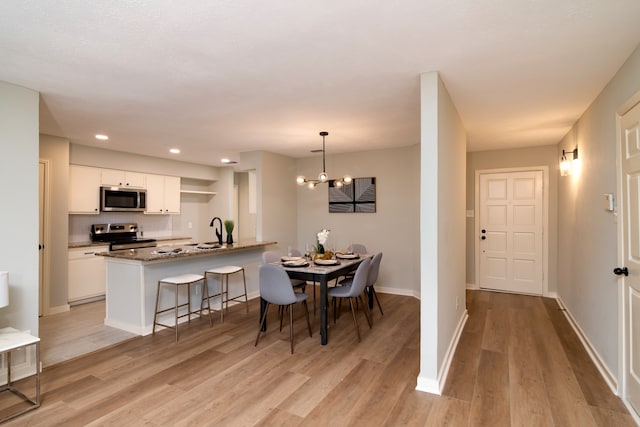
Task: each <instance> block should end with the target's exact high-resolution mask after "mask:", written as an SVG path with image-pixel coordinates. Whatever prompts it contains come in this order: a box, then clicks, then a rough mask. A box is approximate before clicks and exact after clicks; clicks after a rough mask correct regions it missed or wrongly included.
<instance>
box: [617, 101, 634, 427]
mask: <svg viewBox="0 0 640 427" xmlns="http://www.w3.org/2000/svg"><path fill="white" fill-rule="evenodd" d="M638 103H640V91H638V92H636V93H635V94H633V96H631V97H630V98H629V99H628V100H627V101H626V102H624V103H623V104H622V105H621V106H620V108H618V111H617V114H616V191H617V192H618V197H617V199H618V200H617V203H616V205H617V206H616V207H615V209H616V210H615V211H614V214H615V215H617V218H616V223H617V230H616V231H617V233H618V235H617V237H618V248H617V249H618V250H617V258H618V265H619V266H623V265H625V264H626V263H625V253H624V245H625V237H624V222H625V217H624V211H625V204H624V200H625V198H624V195H623V177H622V148H623V147H622V133H621V127H622V116H624V115H625V114H626V113H627V112H629V111H630V110H631V109H632V108H633V107H635V106H636V104H638ZM618 283H619V286H618V390H617V393H616V394H617V395H618V396H620V398H621V399H622V402H623V403H624V405H625V406H626V407H627V409H628V410H629V413H630V414H631V416H632V417H633V418H634V420H635V421H636V423H637V424H638V425H640V415H639V414H638V413H637V412H636V411H635V409H634V408H633V406H631V402H629V400H628V399H627V372H628V371H629V367H628V363H629V361H628V359H627V353H628V351H627V325H626V320H625V319H626V318H627V315H628V313H627V295H626V292H625V290H626V284H625V283H624V277H622V276H620V278H619V279H618Z"/></svg>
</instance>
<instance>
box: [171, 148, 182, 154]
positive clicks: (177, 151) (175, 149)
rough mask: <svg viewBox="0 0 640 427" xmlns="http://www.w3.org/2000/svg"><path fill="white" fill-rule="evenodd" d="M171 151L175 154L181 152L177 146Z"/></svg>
mask: <svg viewBox="0 0 640 427" xmlns="http://www.w3.org/2000/svg"><path fill="white" fill-rule="evenodd" d="M169 152H171V153H173V154H180V150H179V149H177V148H172V149H171V150H169Z"/></svg>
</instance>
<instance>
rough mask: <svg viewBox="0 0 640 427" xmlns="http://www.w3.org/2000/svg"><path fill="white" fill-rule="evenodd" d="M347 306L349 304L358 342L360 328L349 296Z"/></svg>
mask: <svg viewBox="0 0 640 427" xmlns="http://www.w3.org/2000/svg"><path fill="white" fill-rule="evenodd" d="M349 306H351V314H352V315H353V323H354V324H355V325H356V334H357V335H358V342H360V341H362V340H361V339H360V328H359V327H358V318H357V317H356V309H355V307H354V306H353V298H349Z"/></svg>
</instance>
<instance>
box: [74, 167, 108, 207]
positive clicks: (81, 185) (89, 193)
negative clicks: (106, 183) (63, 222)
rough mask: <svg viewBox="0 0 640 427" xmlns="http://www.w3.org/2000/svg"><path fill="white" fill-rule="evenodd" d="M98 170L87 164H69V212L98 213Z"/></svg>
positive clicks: (99, 179)
mask: <svg viewBox="0 0 640 427" xmlns="http://www.w3.org/2000/svg"><path fill="white" fill-rule="evenodd" d="M100 172H101V170H100V169H98V168H92V167H89V166H78V165H70V166H69V213H71V214H95V215H97V214H99V213H100V183H101V174H100Z"/></svg>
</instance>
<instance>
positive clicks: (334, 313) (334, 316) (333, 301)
mask: <svg viewBox="0 0 640 427" xmlns="http://www.w3.org/2000/svg"><path fill="white" fill-rule="evenodd" d="M331 302H332V303H333V324H334V325H335V323H336V306H337V304H336V297H333V300H332V301H331Z"/></svg>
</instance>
